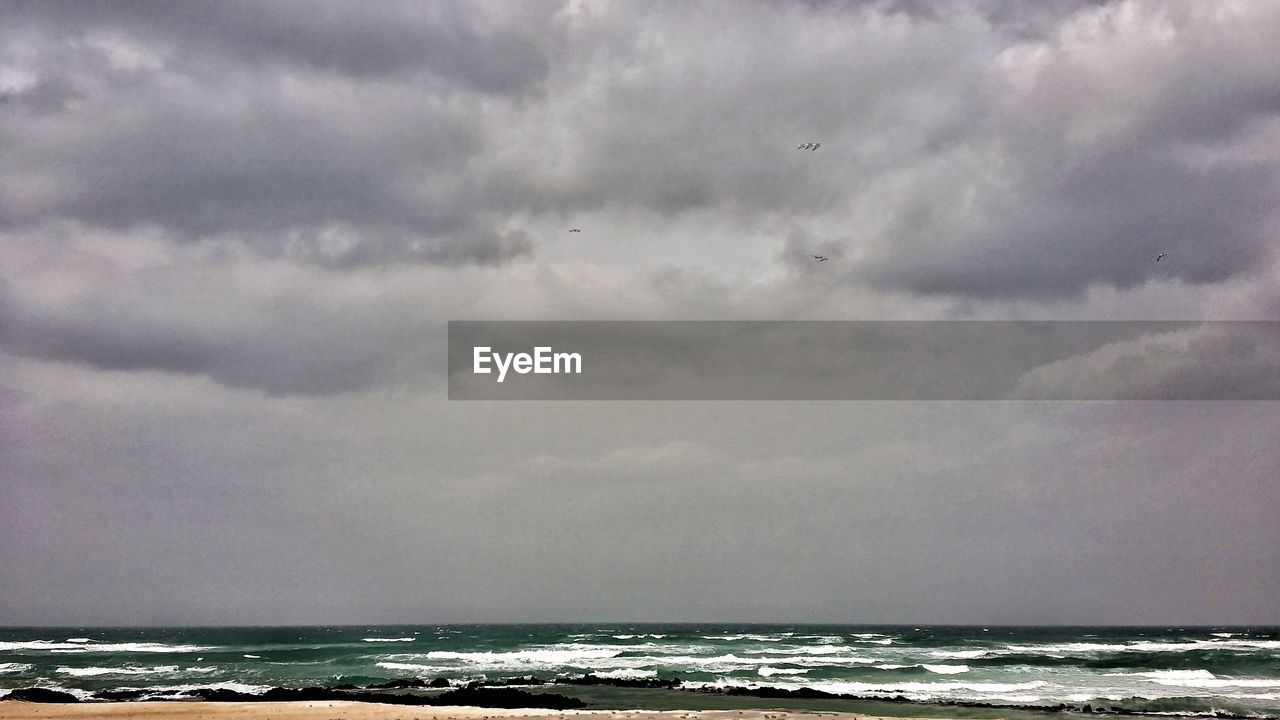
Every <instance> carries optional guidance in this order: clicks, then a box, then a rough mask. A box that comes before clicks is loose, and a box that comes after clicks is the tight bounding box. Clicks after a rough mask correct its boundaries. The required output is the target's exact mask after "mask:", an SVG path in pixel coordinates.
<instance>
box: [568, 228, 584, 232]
mask: <svg viewBox="0 0 1280 720" xmlns="http://www.w3.org/2000/svg"><path fill="white" fill-rule="evenodd" d="M569 232H582V228H569Z"/></svg>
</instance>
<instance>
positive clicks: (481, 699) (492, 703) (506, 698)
mask: <svg viewBox="0 0 1280 720" xmlns="http://www.w3.org/2000/svg"><path fill="white" fill-rule="evenodd" d="M431 700H432V701H433V702H432V704H433V705H475V706H477V707H492V708H548V709H550V710H574V709H577V708H584V707H586V706H587V704H586V703H584V702H582V701H581V700H578V699H577V698H571V697H565V696H564V695H556V694H554V693H531V692H526V691H524V690H517V689H515V688H474V687H465V688H458V689H457V690H450V691H448V692H445V693H441V694H439V695H437V696H435V697H434V698H431Z"/></svg>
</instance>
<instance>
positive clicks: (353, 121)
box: [0, 0, 1280, 625]
mask: <svg viewBox="0 0 1280 720" xmlns="http://www.w3.org/2000/svg"><path fill="white" fill-rule="evenodd" d="M1277 47H1280V4H1277V3H1274V2H1271V0H1223V1H1222V2H1213V3H1205V2H1198V1H1195V0H1182V1H1177V0H1167V1H1157V0H1117V1H1115V2H1098V1H1085V0H1048V1H1046V2H1037V3H1021V2H1014V1H1012V0H966V1H962V0H937V1H936V2H928V1H926V0H880V1H869V0H868V1H856V0H850V1H848V2H820V1H817V0H813V1H810V2H782V1H781V0H744V1H743V2H732V3H730V2H691V3H640V2H607V1H601V2H595V1H591V0H572V1H569V2H540V1H537V0H533V1H531V2H520V3H498V2H446V1H441V2H433V3H393V2H368V3H359V4H355V3H347V2H343V3H338V2H323V1H317V2H314V3H308V4H306V5H300V4H289V3H271V4H263V3H244V2H188V3H180V4H174V3H163V2H154V3H153V2H114V1H111V0H104V1H103V2H94V3H83V2H57V1H50V2H40V3H9V2H0V168H3V171H2V172H0V248H2V249H3V252H2V253H0V625H14V624H41V625H93V624H259V623H263V624H267V623H293V624H303V623H341V622H350V623H375V622H423V623H441V622H482V621H592V620H601V621H604V620H619V621H622V620H625V621H781V622H847V623H897V622H904V623H980V624H988V623H1001V622H1003V623H1027V624H1038V623H1053V624H1122V623H1153V624H1237V623H1240V624H1244V623H1280V573H1277V572H1276V568H1277V567H1280V523H1277V522H1276V517H1277V514H1278V513H1280V482H1277V478H1280V450H1277V445H1276V442H1275V439H1276V438H1277V437H1280V403H1275V402H1159V401H1152V402H1136V401H1135V402H1031V401H1026V402H951V403H947V402H832V403H804V402H756V403H733V402H726V403H720V402H662V403H644V402H631V403H629V402H599V403H592V402H582V403H574V402H527V403H526V402H450V401H448V400H447V399H446V376H445V371H446V367H445V366H446V362H445V359H446V334H445V323H446V321H448V320H583V319H591V320H610V319H627V320H688V319H716V320H793V319H794V320H890V319H892V320H907V319H910V320H940V319H946V320H971V319H972V320H979V319H982V320H990V319H1030V320H1059V319H1063V320H1066V319H1071V320H1280V253H1277V241H1276V239H1277V238H1278V237H1280V210H1278V209H1277V203H1276V198H1277V197H1280V61H1278V60H1280V57H1278V55H1277V51H1276V48H1277ZM806 142H820V143H821V147H820V148H819V149H818V150H816V151H808V150H797V149H796V146H797V145H799V144H802V143H806ZM570 228H580V229H581V232H580V233H572V234H571V233H569V232H568V231H569V229H570ZM1159 253H1167V256H1166V257H1165V258H1163V259H1162V260H1161V261H1160V262H1155V261H1154V257H1155V256H1156V255H1157V254H1159ZM815 254H819V255H823V256H826V257H829V258H830V261H829V262H824V263H816V262H814V261H813V259H812V256H813V255H815ZM1179 343H1180V347H1183V348H1184V349H1185V347H1187V346H1191V347H1194V348H1195V349H1196V352H1195V353H1193V355H1194V357H1193V358H1192V360H1193V361H1194V364H1195V366H1194V367H1192V368H1191V369H1190V370H1188V368H1187V367H1183V366H1179V367H1178V368H1176V369H1177V370H1178V371H1179V372H1182V373H1184V375H1180V376H1179V377H1183V376H1185V377H1194V376H1196V373H1195V372H1194V371H1195V369H1196V367H1212V368H1219V367H1226V368H1227V370H1226V371H1225V372H1229V373H1230V372H1237V371H1238V372H1241V373H1253V376H1257V375H1258V374H1259V370H1258V367H1259V365H1258V360H1257V359H1258V357H1260V356H1265V355H1267V354H1268V353H1274V351H1275V347H1274V345H1271V346H1267V345H1265V344H1263V345H1254V346H1249V347H1245V348H1242V347H1240V346H1238V345H1234V344H1232V343H1230V342H1227V341H1225V340H1223V339H1222V338H1215V337H1213V336H1212V335H1208V336H1196V337H1193V338H1191V339H1190V340H1187V341H1186V342H1182V341H1181V340H1179ZM1169 345H1170V342H1169V341H1168V339H1167V338H1165V339H1163V340H1162V339H1161V338H1154V339H1151V340H1150V341H1149V342H1146V343H1145V344H1144V342H1136V343H1135V344H1134V345H1133V346H1127V347H1121V348H1118V349H1115V348H1113V349H1112V350H1110V351H1108V352H1107V353H1103V354H1101V355H1095V356H1089V357H1082V358H1079V359H1078V360H1077V361H1076V364H1077V365H1079V366H1080V367H1082V368H1084V372H1087V373H1102V372H1104V371H1105V372H1112V374H1113V375H1115V377H1116V379H1115V380H1114V381H1115V382H1117V383H1124V382H1131V381H1133V378H1132V377H1130V376H1128V375H1126V374H1125V373H1124V372H1120V371H1124V370H1125V368H1127V367H1129V366H1128V365H1126V364H1125V363H1126V362H1131V361H1132V358H1133V357H1135V356H1136V357H1140V358H1147V359H1148V360H1151V359H1152V358H1154V360H1152V362H1156V361H1160V360H1161V359H1163V358H1166V357H1167V356H1168V352H1167V351H1168V347H1169ZM1242 358H1243V359H1242ZM1049 379H1050V380H1054V378H1053V377H1050V378H1049ZM1148 379H1149V378H1148ZM1148 379H1139V380H1141V381H1143V382H1145V381H1147V380H1148ZM1058 380H1059V381H1061V378H1060V377H1059V378H1058Z"/></svg>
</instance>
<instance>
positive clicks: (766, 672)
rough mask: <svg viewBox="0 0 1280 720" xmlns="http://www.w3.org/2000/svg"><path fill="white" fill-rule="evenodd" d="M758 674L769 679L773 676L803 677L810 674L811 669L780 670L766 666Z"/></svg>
mask: <svg viewBox="0 0 1280 720" xmlns="http://www.w3.org/2000/svg"><path fill="white" fill-rule="evenodd" d="M756 672H757V673H760V675H761V676H763V677H769V676H771V675H803V674H805V673H807V672H809V668H780V667H773V666H772V665H765V666H763V667H761V668H760V669H759V670H756Z"/></svg>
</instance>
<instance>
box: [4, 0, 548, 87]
mask: <svg viewBox="0 0 1280 720" xmlns="http://www.w3.org/2000/svg"><path fill="white" fill-rule="evenodd" d="M536 5H537V7H536V8H534V7H532V6H530V8H526V9H525V10H517V11H515V12H513V13H512V14H511V16H507V17H502V16H494V15H487V16H486V15H484V14H483V12H482V11H481V9H480V8H479V7H478V6H477V5H476V4H475V3H464V2H440V3H431V4H428V5H418V4H413V3H392V2H375V3H371V4H370V5H367V6H365V7H363V8H356V7H353V6H352V5H350V4H348V3H341V2H317V3H312V4H311V5H310V6H309V7H308V8H307V9H306V11H305V12H303V11H301V10H300V9H298V8H290V7H285V6H273V5H262V4H260V3H253V2H240V1H238V0H237V1H233V2H204V1H203V0H201V1H198V2H192V3H186V4H184V5H183V6H181V7H179V6H175V5H173V4H171V3H165V2H151V1H149V0H143V1H142V2H137V1H134V0H108V1H107V2H101V3H91V4H84V3H76V2H59V1H55V2H49V3H35V4H28V3H10V4H6V6H5V7H4V8H3V9H0V21H3V22H4V23H5V24H6V25H7V26H8V27H9V28H10V32H14V31H19V32H21V31H23V30H35V31H38V32H42V33H48V34H49V35H51V36H52V37H51V38H50V39H51V40H53V41H54V42H57V41H59V40H69V39H74V38H77V37H81V36H84V35H86V34H92V33H106V32H116V33H121V34H124V35H126V36H128V37H132V38H135V39H137V40H140V41H144V42H145V43H147V44H148V45H152V46H155V47H159V48H163V49H164V50H165V51H167V52H171V53H172V54H173V55H175V56H176V57H175V58H174V61H175V62H176V63H178V64H180V65H183V66H187V67H188V68H189V69H191V70H195V69H197V68H199V66H201V65H203V64H213V65H214V66H215V67H217V66H224V65H226V64H227V63H228V61H233V62H235V63H236V64H242V65H244V66H248V67H257V68H259V69H265V68H263V66H265V65H272V64H278V65H283V66H285V67H286V68H288V67H299V68H302V69H306V70H314V71H319V72H335V73H340V74H343V75H348V76H351V77H354V78H359V79H367V80H377V79H378V78H382V77H386V76H405V75H417V74H424V73H425V74H431V75H435V76H437V77H439V78H440V79H441V80H443V81H446V82H457V83H460V84H462V85H464V86H466V87H472V88H476V89H479V90H481V91H483V92H486V93H495V94H511V93H519V92H524V91H528V90H529V89H531V88H532V87H534V86H536V84H537V83H539V82H540V81H541V80H543V79H544V78H545V77H546V76H547V73H548V71H549V60H548V58H547V53H546V49H545V48H544V47H543V46H542V45H541V43H540V38H539V36H538V34H537V30H539V29H540V28H535V27H529V26H528V25H525V23H530V24H532V22H534V21H535V20H536V19H537V18H538V17H539V16H545V14H546V11H547V10H549V9H551V8H553V7H554V6H553V4H551V3H547V2H539V3H536Z"/></svg>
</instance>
